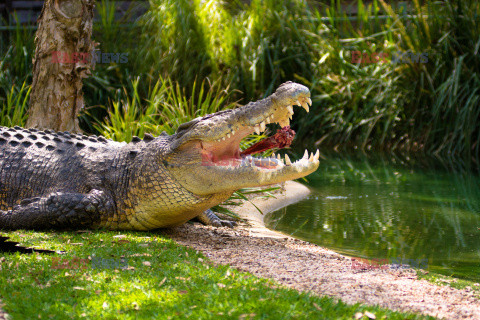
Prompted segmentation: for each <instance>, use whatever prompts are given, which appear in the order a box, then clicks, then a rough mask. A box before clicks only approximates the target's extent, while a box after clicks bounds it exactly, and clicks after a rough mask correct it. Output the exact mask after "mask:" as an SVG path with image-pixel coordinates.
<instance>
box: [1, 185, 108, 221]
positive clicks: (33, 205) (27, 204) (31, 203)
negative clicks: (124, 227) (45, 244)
mask: <svg viewBox="0 0 480 320" xmlns="http://www.w3.org/2000/svg"><path fill="white" fill-rule="evenodd" d="M113 210H114V206H113V200H112V199H111V198H110V197H109V196H108V195H106V194H105V193H104V192H103V191H99V190H92V191H90V192H89V193H87V194H83V193H64V192H55V193H51V194H49V195H47V196H45V197H41V198H31V199H25V200H23V201H22V202H21V203H20V204H19V205H16V206H15V207H13V209H12V210H8V211H1V210H0V229H12V230H14V229H35V230H41V229H80V228H87V227H92V226H94V225H95V224H97V223H98V222H100V218H101V217H102V216H103V217H104V216H105V215H110V214H113Z"/></svg>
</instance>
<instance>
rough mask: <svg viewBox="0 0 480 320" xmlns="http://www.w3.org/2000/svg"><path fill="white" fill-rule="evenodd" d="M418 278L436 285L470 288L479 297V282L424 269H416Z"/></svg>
mask: <svg viewBox="0 0 480 320" xmlns="http://www.w3.org/2000/svg"><path fill="white" fill-rule="evenodd" d="M417 276H418V279H424V280H427V281H430V282H432V283H433V284H435V285H438V286H448V287H452V288H455V289H467V290H472V291H473V292H474V293H475V296H476V297H477V298H480V284H479V283H478V282H475V281H471V280H466V279H459V278H455V277H450V276H446V275H443V274H439V273H435V272H426V271H425V270H422V269H418V270H417Z"/></svg>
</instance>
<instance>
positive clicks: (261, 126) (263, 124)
mask: <svg viewBox="0 0 480 320" xmlns="http://www.w3.org/2000/svg"><path fill="white" fill-rule="evenodd" d="M260 130H261V131H262V132H263V131H265V121H262V122H260Z"/></svg>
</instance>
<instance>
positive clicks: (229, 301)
mask: <svg viewBox="0 0 480 320" xmlns="http://www.w3.org/2000/svg"><path fill="white" fill-rule="evenodd" d="M7 235H8V236H10V237H11V238H12V239H13V240H16V241H20V242H21V243H22V244H24V245H36V246H40V247H42V248H43V249H51V250H63V251H66V253H64V254H62V255H58V254H52V255H48V254H6V255H5V256H3V257H2V258H0V296H1V297H2V300H3V302H4V303H5V306H4V309H5V310H6V311H7V312H8V313H10V314H11V315H12V317H13V319H33V318H35V319H37V318H41V319H49V318H55V319H98V318H102V319H117V318H118V317H119V316H120V317H121V318H122V319H153V318H162V319H187V318H188V319H192V318H194V319H217V318H218V317H222V318H225V319H292V318H295V319H312V318H315V319H354V318H355V315H356V314H357V313H365V312H367V311H368V312H370V313H371V314H374V315H375V316H376V319H402V320H404V319H433V318H431V317H424V316H419V315H413V314H404V313H398V312H392V311H389V310H386V309H382V308H378V307H366V306H362V305H359V304H356V305H346V304H344V303H342V302H334V301H333V299H331V298H327V297H324V298H320V297H316V296H314V295H310V294H306V293H298V292H297V291H295V290H290V289H286V288H283V287H280V286H278V285H277V284H275V283H274V282H272V281H269V280H264V279H259V278H256V277H254V276H252V275H249V274H246V273H242V272H239V271H237V270H234V269H232V268H230V267H228V266H214V265H212V264H211V262H210V261H209V260H208V258H206V257H205V256H203V255H202V254H200V253H198V252H195V251H194V250H192V249H186V248H185V247H182V246H180V245H178V244H175V243H174V242H173V241H172V240H170V239H168V238H166V237H164V236H163V235H162V234H161V233H151V232H149V233H142V232H122V233H121V234H120V233H118V232H108V231H102V232H96V231H93V232H88V233H82V232H74V233H72V232H61V233H51V232H49V233H41V232H30V231H28V232H26V231H16V232H9V233H7ZM39 292H41V294H39ZM363 318H365V319H367V317H366V316H364V317H363Z"/></svg>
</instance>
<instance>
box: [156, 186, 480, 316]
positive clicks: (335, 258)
mask: <svg viewBox="0 0 480 320" xmlns="http://www.w3.org/2000/svg"><path fill="white" fill-rule="evenodd" d="M297 187H298V186H297V185H295V184H291V185H287V189H292V188H293V189H294V190H293V194H294V195H296V197H297V198H298V197H301V196H302V195H304V191H302V190H295V188H297ZM300 189H301V188H300ZM287 193H288V194H290V191H288V192H287ZM278 198H279V199H277V200H275V201H271V200H267V201H265V200H255V203H256V205H257V206H260V207H261V208H262V210H263V211H264V212H265V211H268V210H269V209H275V208H276V207H278V206H282V205H284V204H285V203H286V202H291V201H293V200H292V199H291V198H286V197H285V196H280V197H278ZM242 210H243V212H242V213H241V215H242V216H249V217H250V221H251V224H253V226H251V225H247V224H241V225H240V226H238V227H236V228H235V229H228V228H213V227H206V226H202V225H200V224H186V225H184V226H181V227H178V228H175V229H171V230H167V231H166V232H165V234H167V235H169V236H170V237H172V238H173V239H175V240H176V241H177V242H179V243H181V244H183V245H186V246H189V247H192V248H194V249H196V250H199V251H201V252H203V253H204V254H205V255H206V256H208V257H209V258H210V259H211V260H212V261H213V262H215V263H219V264H229V265H231V266H232V267H235V268H237V269H240V270H243V271H247V272H250V273H252V274H254V275H256V276H259V277H266V278H271V279H274V280H276V281H277V282H279V283H281V284H283V285H286V286H288V287H291V288H295V289H297V290H301V291H311V292H313V293H315V294H319V295H327V296H331V297H335V298H339V299H341V300H343V301H344V302H346V303H351V304H353V303H357V302H360V303H364V304H368V305H375V304H378V305H380V306H382V307H385V308H389V309H392V310H397V311H410V312H418V313H422V314H428V315H431V316H436V317H439V318H445V319H480V300H479V299H478V298H476V297H475V295H474V292H473V291H471V290H466V289H463V290H458V289H454V288H451V287H448V286H437V285H434V284H432V283H430V282H428V281H426V280H417V276H416V273H415V271H414V270H411V269H406V270H405V269H404V270H395V269H390V268H374V269H371V268H370V269H365V270H361V269H360V268H354V267H352V260H351V259H350V258H349V257H345V256H342V255H339V254H337V253H335V252H332V251H330V250H327V249H325V248H322V247H319V246H316V245H313V244H309V243H307V242H304V241H300V240H296V239H293V238H291V237H287V236H284V235H282V234H279V233H276V232H273V231H270V230H267V229H265V228H264V227H263V226H262V222H261V221H259V220H261V216H260V215H259V214H257V212H256V211H255V210H252V208H251V207H250V206H249V205H247V206H244V207H243V208H242Z"/></svg>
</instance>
